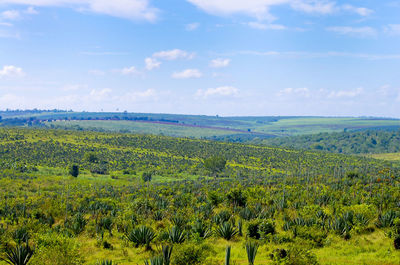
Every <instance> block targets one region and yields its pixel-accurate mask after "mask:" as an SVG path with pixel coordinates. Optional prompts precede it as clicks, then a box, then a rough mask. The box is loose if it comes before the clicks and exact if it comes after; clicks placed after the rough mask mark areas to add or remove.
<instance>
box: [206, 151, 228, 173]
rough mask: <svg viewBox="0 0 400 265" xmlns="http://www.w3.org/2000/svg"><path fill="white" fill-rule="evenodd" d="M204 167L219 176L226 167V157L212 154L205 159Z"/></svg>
mask: <svg viewBox="0 0 400 265" xmlns="http://www.w3.org/2000/svg"><path fill="white" fill-rule="evenodd" d="M204 167H205V168H206V169H207V170H208V171H209V172H210V173H211V174H212V175H213V176H214V177H217V176H218V174H219V173H221V172H222V171H223V170H224V169H225V167H226V159H225V158H223V157H221V156H212V157H209V158H207V159H205V160H204Z"/></svg>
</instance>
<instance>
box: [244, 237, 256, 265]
mask: <svg viewBox="0 0 400 265" xmlns="http://www.w3.org/2000/svg"><path fill="white" fill-rule="evenodd" d="M257 250H258V244H257V243H255V242H248V243H246V253H247V260H248V261H249V265H254V260H255V259H256V255H257Z"/></svg>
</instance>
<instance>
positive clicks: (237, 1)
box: [187, 0, 288, 20]
mask: <svg viewBox="0 0 400 265" xmlns="http://www.w3.org/2000/svg"><path fill="white" fill-rule="evenodd" d="M187 1H188V2H190V3H192V4H193V5H195V6H197V7H198V8H200V9H202V10H204V11H205V12H207V13H210V14H213V15H222V16H227V15H233V14H238V13H239V14H246V15H248V16H251V17H255V18H257V19H259V20H264V19H267V20H273V19H274V17H273V16H272V15H271V14H270V13H269V7H270V6H271V5H278V4H284V3H287V2H288V0H249V1H243V0H187Z"/></svg>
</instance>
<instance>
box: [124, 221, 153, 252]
mask: <svg viewBox="0 0 400 265" xmlns="http://www.w3.org/2000/svg"><path fill="white" fill-rule="evenodd" d="M125 236H126V238H127V239H128V240H129V241H131V242H132V243H134V244H135V246H136V247H139V246H146V249H150V243H151V241H153V239H154V238H156V234H155V233H154V232H153V230H152V229H151V228H149V227H147V226H140V227H138V228H135V229H133V230H132V231H131V232H130V233H129V234H125Z"/></svg>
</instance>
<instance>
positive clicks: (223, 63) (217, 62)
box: [210, 58, 231, 68]
mask: <svg viewBox="0 0 400 265" xmlns="http://www.w3.org/2000/svg"><path fill="white" fill-rule="evenodd" d="M230 63H231V60H230V59H222V58H217V59H214V60H212V61H211V62H210V67H213V68H223V67H227V66H228V65H229V64H230Z"/></svg>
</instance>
